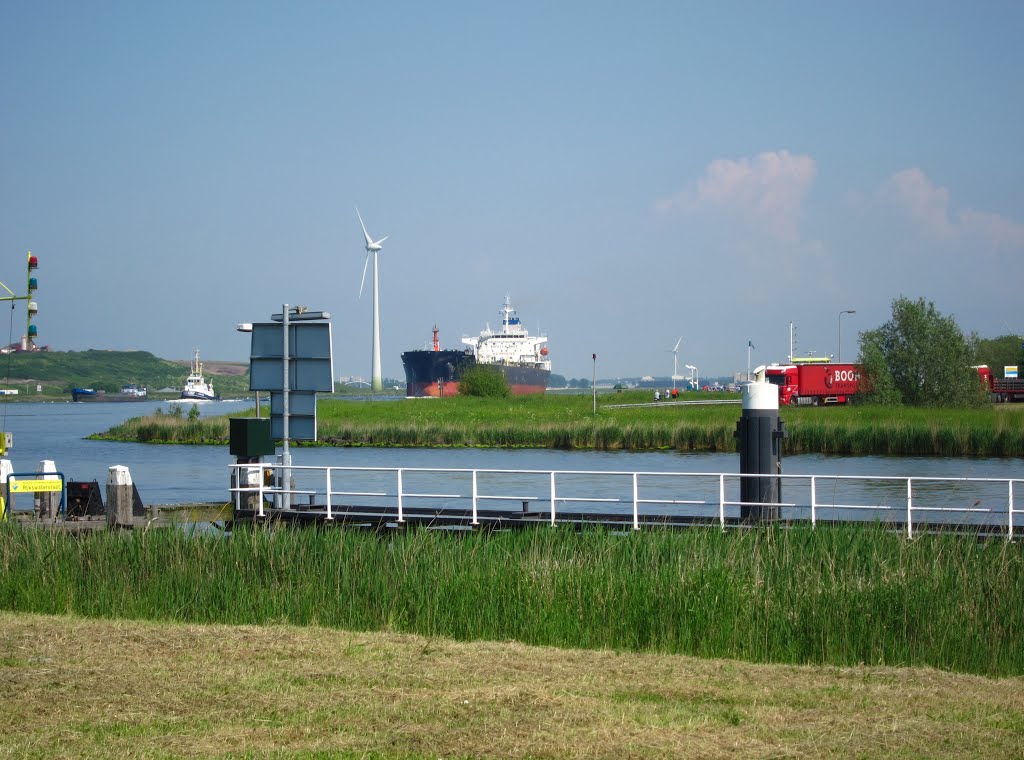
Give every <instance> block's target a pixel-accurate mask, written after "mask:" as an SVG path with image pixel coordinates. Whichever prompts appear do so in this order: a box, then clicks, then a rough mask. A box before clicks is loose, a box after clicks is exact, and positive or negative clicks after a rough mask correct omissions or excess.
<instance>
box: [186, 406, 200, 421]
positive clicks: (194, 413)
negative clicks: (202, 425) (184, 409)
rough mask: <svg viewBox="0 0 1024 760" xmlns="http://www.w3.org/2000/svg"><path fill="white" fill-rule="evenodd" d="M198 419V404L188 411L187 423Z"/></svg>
mask: <svg viewBox="0 0 1024 760" xmlns="http://www.w3.org/2000/svg"><path fill="white" fill-rule="evenodd" d="M198 419H199V404H192V408H191V409H189V410H188V421H189V422H195V421H196V420H198Z"/></svg>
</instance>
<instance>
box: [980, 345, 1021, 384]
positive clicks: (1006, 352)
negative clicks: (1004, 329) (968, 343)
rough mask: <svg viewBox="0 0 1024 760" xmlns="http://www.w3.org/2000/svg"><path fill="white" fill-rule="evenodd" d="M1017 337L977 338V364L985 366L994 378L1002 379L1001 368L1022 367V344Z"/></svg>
mask: <svg viewBox="0 0 1024 760" xmlns="http://www.w3.org/2000/svg"><path fill="white" fill-rule="evenodd" d="M1022 340H1024V339H1022V338H1021V337H1020V336H1019V335H1001V336H1000V337H998V338H977V339H975V342H976V343H977V347H978V353H977V357H976V360H977V363H978V364H987V365H988V366H989V367H991V369H992V372H993V374H994V375H995V376H996V377H1002V375H1003V367H1006V366H1007V365H1013V364H1015V365H1017V366H1021V365H1024V343H1022Z"/></svg>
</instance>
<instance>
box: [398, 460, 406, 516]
mask: <svg viewBox="0 0 1024 760" xmlns="http://www.w3.org/2000/svg"><path fill="white" fill-rule="evenodd" d="M398 522H400V523H403V522H405V516H404V514H403V513H402V471H401V470H400V469H399V470H398Z"/></svg>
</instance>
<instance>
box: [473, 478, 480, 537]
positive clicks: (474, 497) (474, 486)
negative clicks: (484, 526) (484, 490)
mask: <svg viewBox="0 0 1024 760" xmlns="http://www.w3.org/2000/svg"><path fill="white" fill-rule="evenodd" d="M478 493H479V492H478V491H477V486H476V470H473V525H479V524H480V523H479V521H478V520H477V519H476V500H477V495H478Z"/></svg>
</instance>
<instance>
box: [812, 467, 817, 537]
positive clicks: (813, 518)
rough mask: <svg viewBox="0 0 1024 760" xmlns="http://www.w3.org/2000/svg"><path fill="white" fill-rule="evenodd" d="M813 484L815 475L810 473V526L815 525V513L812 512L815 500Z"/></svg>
mask: <svg viewBox="0 0 1024 760" xmlns="http://www.w3.org/2000/svg"><path fill="white" fill-rule="evenodd" d="M814 486H815V476H814V475H811V527H812V528H813V527H814V525H815V519H816V518H815V513H814V507H815V500H816V498H817V497H816V495H815V488H814Z"/></svg>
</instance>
